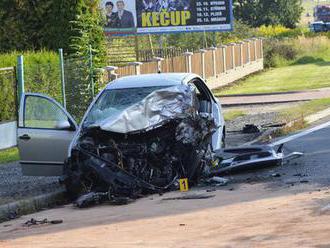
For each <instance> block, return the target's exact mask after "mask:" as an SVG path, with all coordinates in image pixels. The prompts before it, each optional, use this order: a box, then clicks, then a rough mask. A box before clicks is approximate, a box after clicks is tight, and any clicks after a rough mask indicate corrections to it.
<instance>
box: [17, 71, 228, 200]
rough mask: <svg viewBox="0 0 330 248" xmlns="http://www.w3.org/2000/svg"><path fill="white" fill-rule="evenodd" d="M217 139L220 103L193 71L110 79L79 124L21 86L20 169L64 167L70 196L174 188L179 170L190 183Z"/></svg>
mask: <svg viewBox="0 0 330 248" xmlns="http://www.w3.org/2000/svg"><path fill="white" fill-rule="evenodd" d="M45 108H46V110H49V111H45ZM40 112H42V113H43V114H40ZM224 140H225V126H224V120H223V116H222V113H221V106H220V104H219V103H218V102H217V100H216V99H215V98H214V96H213V95H212V93H211V91H210V90H209V89H208V88H207V86H206V84H205V83H204V81H203V80H202V79H201V78H200V77H199V76H197V75H194V74H150V75H140V76H132V77H126V78H121V79H118V80H115V81H114V82H112V83H110V84H109V85H108V86H107V87H106V88H105V89H104V90H103V91H102V92H101V93H100V94H99V95H98V96H97V97H96V98H95V100H94V102H93V103H92V104H91V105H90V107H89V109H88V110H87V112H86V114H85V116H84V118H83V120H82V122H81V124H80V126H79V127H78V126H77V125H76V123H75V121H74V120H73V118H72V117H71V116H70V114H69V113H67V112H66V110H64V109H63V108H62V107H61V106H60V104H58V103H57V102H56V101H54V100H52V99H50V98H48V97H46V96H43V95H39V94H25V95H23V97H22V101H21V105H20V118H19V128H18V143H19V144H18V146H19V150H20V155H21V164H22V168H23V173H24V174H25V175H43V176H54V175H63V174H64V178H65V179H64V182H65V184H66V186H67V189H68V191H69V192H71V193H72V194H73V195H75V196H79V195H81V194H84V193H88V192H99V194H98V195H93V196H92V198H95V199H96V198H97V199H99V198H102V197H101V196H102V195H103V196H104V195H107V197H108V198H113V199H118V197H128V198H137V197H139V196H140V195H143V194H147V193H155V192H163V191H166V190H170V189H176V188H177V182H178V179H180V178H188V180H189V182H190V183H191V184H193V183H195V182H197V181H198V179H199V177H200V176H201V175H202V172H203V171H204V167H205V165H206V164H210V160H211V159H212V152H213V151H214V150H217V149H219V148H221V147H222V146H223V144H224ZM64 161H66V162H65V163H64ZM63 168H64V169H63ZM110 196H111V197H110Z"/></svg>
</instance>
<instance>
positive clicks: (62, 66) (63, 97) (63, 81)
mask: <svg viewBox="0 0 330 248" xmlns="http://www.w3.org/2000/svg"><path fill="white" fill-rule="evenodd" d="M58 52H59V55H60V70H61V83H62V84H61V85H62V105H63V107H64V108H65V109H66V96H65V77H64V58H63V49H62V48H60V49H58Z"/></svg>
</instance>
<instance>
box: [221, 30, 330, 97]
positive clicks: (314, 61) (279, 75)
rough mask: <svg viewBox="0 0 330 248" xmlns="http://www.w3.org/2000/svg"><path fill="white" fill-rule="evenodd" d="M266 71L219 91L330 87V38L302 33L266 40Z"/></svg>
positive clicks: (230, 92) (269, 91) (265, 91)
mask: <svg viewBox="0 0 330 248" xmlns="http://www.w3.org/2000/svg"><path fill="white" fill-rule="evenodd" d="M264 53H265V67H266V71H265V72H260V73H258V74H256V75H253V76H250V77H248V78H246V79H243V80H240V81H238V82H236V83H235V84H234V85H231V86H229V87H225V88H222V89H218V90H216V91H215V94H216V95H218V96H219V95H231V94H250V93H271V92H288V91H297V90H308V89H319V88H324V87H330V81H329V77H330V39H329V38H327V37H325V36H318V37H311V38H306V37H299V38H297V39H290V40H286V39H285V40H271V41H266V42H265V51H264Z"/></svg>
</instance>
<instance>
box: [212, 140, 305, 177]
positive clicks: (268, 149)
mask: <svg viewBox="0 0 330 248" xmlns="http://www.w3.org/2000/svg"><path fill="white" fill-rule="evenodd" d="M301 156H303V154H302V153H298V152H292V153H290V154H287V155H285V154H284V152H283V145H281V146H280V147H279V148H277V149H275V148H274V147H272V146H267V145H265V146H248V147H238V148H231V149H224V150H221V151H218V153H217V154H216V157H218V161H217V163H216V165H215V166H213V167H212V169H211V170H210V174H211V175H222V174H229V173H236V172H242V171H245V170H251V169H259V168H263V167H271V166H280V165H282V164H283V163H285V162H286V161H288V160H291V159H295V158H298V157H301Z"/></svg>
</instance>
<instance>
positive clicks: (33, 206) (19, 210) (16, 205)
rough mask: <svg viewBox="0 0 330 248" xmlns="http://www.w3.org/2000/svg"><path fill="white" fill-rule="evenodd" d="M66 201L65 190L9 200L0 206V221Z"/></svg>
mask: <svg viewBox="0 0 330 248" xmlns="http://www.w3.org/2000/svg"><path fill="white" fill-rule="evenodd" d="M66 202H67V199H66V197H65V190H64V189H61V190H58V191H56V192H52V193H48V194H44V195H39V196H36V197H32V198H29V199H26V200H21V201H16V202H11V203H8V204H5V205H1V206H0V223H1V222H4V221H8V220H10V219H14V218H17V217H19V216H22V215H25V214H31V213H35V212H37V211H39V210H42V209H45V208H50V207H54V206H58V205H61V204H64V203H66Z"/></svg>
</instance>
